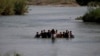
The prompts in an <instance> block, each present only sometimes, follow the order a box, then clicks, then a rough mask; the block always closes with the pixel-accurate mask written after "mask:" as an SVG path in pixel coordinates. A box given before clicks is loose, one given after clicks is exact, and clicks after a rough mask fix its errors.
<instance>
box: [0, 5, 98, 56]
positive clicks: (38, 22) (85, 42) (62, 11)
mask: <svg viewBox="0 0 100 56" xmlns="http://www.w3.org/2000/svg"><path fill="white" fill-rule="evenodd" d="M86 11H87V7H53V6H30V7H29V12H28V13H26V14H25V15H12V16H0V55H1V56H13V54H14V53H19V54H21V56H100V25H99V24H96V23H83V22H82V21H81V20H75V18H76V17H78V16H82V15H83V14H84V13H85V12H86ZM53 28H54V29H58V31H65V30H66V29H68V30H71V31H72V32H73V34H74V35H75V38H74V39H70V40H66V39H56V41H55V43H52V42H51V39H34V35H35V33H36V32H40V31H41V30H43V29H46V30H48V29H53Z"/></svg>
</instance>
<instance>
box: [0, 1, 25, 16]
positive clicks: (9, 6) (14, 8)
mask: <svg viewBox="0 0 100 56" xmlns="http://www.w3.org/2000/svg"><path fill="white" fill-rule="evenodd" d="M26 11H27V5H26V0H0V15H13V14H24V13H25V12H26Z"/></svg>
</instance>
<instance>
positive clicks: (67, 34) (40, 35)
mask: <svg viewBox="0 0 100 56" xmlns="http://www.w3.org/2000/svg"><path fill="white" fill-rule="evenodd" d="M35 38H67V39H69V38H74V35H73V34H72V31H69V30H66V31H65V32H59V33H58V30H55V29H51V30H48V31H47V32H46V31H45V30H41V32H40V33H39V32H36V35H35Z"/></svg>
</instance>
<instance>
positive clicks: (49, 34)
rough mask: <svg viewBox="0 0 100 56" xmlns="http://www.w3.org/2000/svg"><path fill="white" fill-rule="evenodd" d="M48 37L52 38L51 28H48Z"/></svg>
mask: <svg viewBox="0 0 100 56" xmlns="http://www.w3.org/2000/svg"><path fill="white" fill-rule="evenodd" d="M47 38H51V31H50V30H48V32H47Z"/></svg>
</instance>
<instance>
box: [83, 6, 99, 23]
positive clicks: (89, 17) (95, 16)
mask: <svg viewBox="0 0 100 56" xmlns="http://www.w3.org/2000/svg"><path fill="white" fill-rule="evenodd" d="M82 20H83V21H84V22H98V23H100V8H96V9H93V10H91V11H89V12H87V13H86V14H85V15H84V16H83V17H82Z"/></svg>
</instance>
